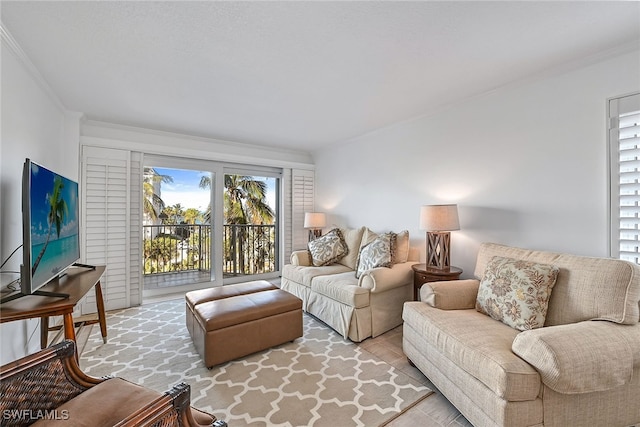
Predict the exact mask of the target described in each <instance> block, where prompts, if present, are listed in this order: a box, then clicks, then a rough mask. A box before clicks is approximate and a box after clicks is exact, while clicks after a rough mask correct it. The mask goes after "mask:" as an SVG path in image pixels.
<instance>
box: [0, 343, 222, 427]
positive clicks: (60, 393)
mask: <svg viewBox="0 0 640 427" xmlns="http://www.w3.org/2000/svg"><path fill="white" fill-rule="evenodd" d="M75 354H76V346H75V342H73V341H71V340H66V341H63V342H61V343H59V344H56V345H54V346H52V347H49V348H46V349H44V350H42V351H39V352H38V353H34V354H31V355H29V356H26V357H23V358H21V359H19V360H16V361H14V362H11V363H8V364H6V365H4V366H2V367H0V417H2V425H3V426H6V427H13V426H25V425H29V424H30V423H31V422H33V420H30V421H29V420H25V419H23V418H20V417H12V416H11V414H20V413H23V414H24V413H37V412H38V411H40V412H42V411H55V410H56V409H57V408H58V407H59V406H60V405H62V404H63V403H65V402H67V401H69V400H71V399H73V398H74V397H76V396H77V395H79V394H80V393H82V392H84V391H85V390H88V389H89V388H91V387H93V386H95V385H97V384H100V383H101V382H103V381H107V380H108V379H110V378H112V377H108V376H107V377H102V378H95V377H91V376H88V375H86V374H85V373H84V372H82V371H81V370H80V367H79V366H78V362H77V360H76V356H75ZM190 401H191V389H190V387H189V385H188V384H185V383H180V384H178V385H176V386H174V387H173V388H172V389H171V390H169V391H167V392H165V393H164V394H163V395H160V396H158V398H157V399H155V400H154V401H152V402H151V403H149V404H147V405H146V406H144V407H142V408H140V409H138V410H137V411H136V412H134V413H132V414H131V415H129V416H128V417H127V418H125V419H124V420H122V421H120V422H119V423H118V424H117V426H118V427H133V426H157V427H161V426H162V427H164V426H186V427H191V426H193V427H203V426H201V425H200V424H198V423H197V422H196V421H195V419H194V417H193V414H192V411H191V405H190ZM211 417H212V418H213V423H214V424H215V425H225V424H224V423H223V422H221V421H217V423H216V418H215V417H213V416H211ZM210 425H211V424H210Z"/></svg>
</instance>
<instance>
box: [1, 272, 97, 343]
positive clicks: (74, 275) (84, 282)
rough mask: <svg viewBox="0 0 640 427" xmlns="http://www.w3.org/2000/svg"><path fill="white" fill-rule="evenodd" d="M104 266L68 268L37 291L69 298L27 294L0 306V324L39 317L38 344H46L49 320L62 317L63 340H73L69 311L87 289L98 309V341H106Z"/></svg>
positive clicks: (73, 329) (71, 310)
mask: <svg viewBox="0 0 640 427" xmlns="http://www.w3.org/2000/svg"><path fill="white" fill-rule="evenodd" d="M105 269H106V267H105V266H104V265H101V266H96V268H95V269H94V270H91V269H86V268H83V267H70V268H68V269H67V271H66V272H65V273H66V274H64V276H62V277H61V278H58V279H54V280H52V281H51V282H49V283H47V284H46V285H45V286H43V287H42V288H41V289H40V290H42V291H47V292H56V293H63V294H67V295H69V298H64V299H63V298H59V297H45V296H39V295H27V296H24V297H21V298H18V299H14V300H12V301H9V302H6V303H3V304H2V305H0V323H5V322H12V321H15V320H24V319H33V318H36V317H39V318H40V321H41V322H40V345H41V347H42V348H45V347H47V345H48V336H49V317H50V316H62V318H63V323H64V326H63V327H64V337H65V338H67V339H70V340H73V341H75V340H76V331H75V327H74V322H73V310H74V308H75V306H76V304H78V302H79V301H80V300H81V299H82V298H83V297H84V296H85V295H86V294H87V292H89V290H91V288H94V289H95V292H96V304H97V306H98V321H99V322H100V332H101V333H102V340H103V341H104V342H105V343H106V342H107V321H106V315H105V312H104V300H103V298H102V288H101V286H100V278H101V277H102V275H103V274H104V271H105Z"/></svg>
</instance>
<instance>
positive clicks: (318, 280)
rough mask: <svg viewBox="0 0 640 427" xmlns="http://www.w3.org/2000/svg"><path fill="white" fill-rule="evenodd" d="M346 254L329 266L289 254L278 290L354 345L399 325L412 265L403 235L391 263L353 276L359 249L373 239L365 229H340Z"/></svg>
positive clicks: (408, 297)
mask: <svg viewBox="0 0 640 427" xmlns="http://www.w3.org/2000/svg"><path fill="white" fill-rule="evenodd" d="M340 230H341V232H342V235H343V236H344V240H345V242H346V245H347V246H348V253H347V254H346V255H345V256H344V257H342V258H341V259H339V260H338V261H337V262H335V263H331V264H329V265H324V266H319V267H316V266H313V263H312V259H311V256H310V253H309V251H308V250H299V251H295V252H293V253H292V254H291V264H287V265H285V266H284V268H283V271H282V281H281V288H282V289H284V290H285V291H288V292H290V293H292V294H294V295H295V296H297V297H298V298H300V299H301V300H302V309H303V310H304V311H306V312H308V313H310V314H312V315H314V316H315V317H317V318H318V319H320V320H322V321H323V322H325V323H326V324H328V325H329V326H331V327H332V328H333V329H335V330H336V331H337V332H338V333H340V334H341V335H342V336H343V337H345V338H349V339H351V340H352V341H355V342H360V341H362V340H364V339H366V338H368V337H375V336H378V335H380V334H382V333H384V332H386V331H388V330H390V329H393V328H395V327H396V326H398V325H400V324H402V305H403V303H404V302H405V301H409V300H411V299H412V298H413V271H412V270H411V266H412V265H413V264H415V263H417V261H411V260H410V259H411V258H413V257H414V256H415V253H413V251H412V252H411V254H410V253H409V252H410V250H409V233H408V232H406V231H405V232H402V233H398V234H397V241H396V256H395V260H396V261H395V263H393V265H391V266H390V267H376V268H373V269H371V270H368V271H365V272H364V273H363V274H362V275H361V276H360V277H359V278H357V277H356V274H355V270H356V269H357V262H358V254H359V251H360V249H361V247H364V246H365V245H366V244H367V243H370V242H371V241H372V240H373V239H375V238H376V237H377V236H378V235H377V234H376V233H374V232H372V231H371V230H369V229H368V228H366V227H360V228H357V229H340Z"/></svg>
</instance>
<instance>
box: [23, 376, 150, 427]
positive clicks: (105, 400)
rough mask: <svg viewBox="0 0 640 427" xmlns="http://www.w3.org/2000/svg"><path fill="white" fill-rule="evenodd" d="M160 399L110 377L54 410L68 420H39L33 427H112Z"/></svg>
mask: <svg viewBox="0 0 640 427" xmlns="http://www.w3.org/2000/svg"><path fill="white" fill-rule="evenodd" d="M160 396H161V394H160V393H158V392H156V391H153V390H151V389H149V388H146V387H142V386H140V385H137V384H133V383H131V382H129V381H127V380H124V379H122V378H111V379H108V380H106V381H103V382H101V383H100V384H97V385H95V386H93V387H91V388H90V389H88V390H86V391H85V392H83V393H80V394H79V395H77V396H76V397H74V398H73V399H71V400H69V401H67V402H65V403H63V404H62V405H60V406H59V407H58V408H57V409H56V410H57V412H58V414H65V413H66V414H68V419H64V418H65V417H60V419H55V420H45V419H41V420H39V421H37V422H36V423H34V424H33V425H34V426H40V425H47V426H51V425H60V426H69V425H73V426H77V427H100V426H104V427H107V426H113V425H115V424H116V423H118V422H119V421H122V420H123V419H125V418H126V417H128V416H129V415H131V414H132V413H134V412H135V411H137V410H138V409H140V408H142V407H144V406H146V405H147V404H148V403H151V402H152V401H153V400H155V399H157V398H158V397H160Z"/></svg>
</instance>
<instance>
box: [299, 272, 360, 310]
mask: <svg viewBox="0 0 640 427" xmlns="http://www.w3.org/2000/svg"><path fill="white" fill-rule="evenodd" d="M311 290H312V291H313V292H316V293H317V294H320V295H324V296H326V297H329V298H331V299H332V300H335V301H338V302H341V303H342V304H345V305H348V306H350V307H355V308H361V307H368V306H369V296H370V292H369V289H365V288H361V287H360V286H358V279H356V278H355V277H354V275H353V272H348V273H338V274H332V275H330V276H318V277H315V278H314V279H313V281H312V282H311Z"/></svg>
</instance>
